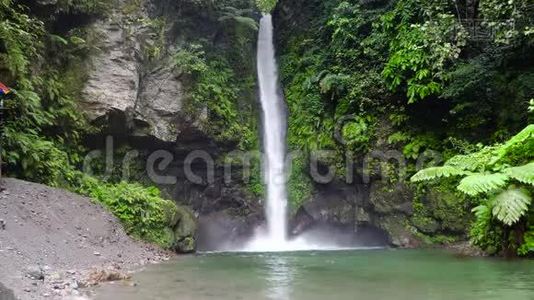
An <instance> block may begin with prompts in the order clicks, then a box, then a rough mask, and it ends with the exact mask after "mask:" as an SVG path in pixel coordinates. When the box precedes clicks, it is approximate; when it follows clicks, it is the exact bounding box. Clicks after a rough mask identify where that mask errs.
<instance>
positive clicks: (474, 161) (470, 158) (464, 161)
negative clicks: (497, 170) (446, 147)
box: [445, 147, 495, 172]
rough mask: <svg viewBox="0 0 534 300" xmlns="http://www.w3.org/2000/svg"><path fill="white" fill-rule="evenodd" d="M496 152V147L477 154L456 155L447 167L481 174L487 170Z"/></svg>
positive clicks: (486, 148) (485, 148)
mask: <svg viewBox="0 0 534 300" xmlns="http://www.w3.org/2000/svg"><path fill="white" fill-rule="evenodd" d="M494 152H495V147H484V148H482V149H481V150H480V151H478V152H475V153H471V154H467V155H456V156H454V157H452V158H451V159H449V160H448V161H447V162H446V163H445V165H446V166H451V167H455V168H458V169H462V170H468V171H472V172H477V171H478V172H481V171H483V170H484V169H485V168H486V165H487V164H488V161H489V160H491V159H492V158H493V157H494V156H495V154H494Z"/></svg>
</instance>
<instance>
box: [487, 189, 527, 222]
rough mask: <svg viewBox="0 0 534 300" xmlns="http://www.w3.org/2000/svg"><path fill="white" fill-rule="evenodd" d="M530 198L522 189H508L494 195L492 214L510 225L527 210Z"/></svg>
mask: <svg viewBox="0 0 534 300" xmlns="http://www.w3.org/2000/svg"><path fill="white" fill-rule="evenodd" d="M531 201H532V198H531V197H530V195H529V194H528V192H527V191H526V190H524V189H510V190H507V191H504V192H502V193H500V194H499V195H497V196H496V197H495V206H494V207H493V215H494V216H495V217H496V218H497V220H499V221H501V222H503V223H504V224H506V225H508V226H510V225H513V224H515V223H517V222H518V221H519V219H521V217H522V216H524V215H525V213H526V212H527V211H528V207H529V205H530V203H531Z"/></svg>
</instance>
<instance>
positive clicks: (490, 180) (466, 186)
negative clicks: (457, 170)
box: [458, 173, 509, 196]
mask: <svg viewBox="0 0 534 300" xmlns="http://www.w3.org/2000/svg"><path fill="white" fill-rule="evenodd" d="M508 179H509V178H508V176H507V175H505V174H501V173H495V174H473V175H469V176H467V177H465V178H464V179H462V181H460V184H459V185H458V190H460V191H461V192H463V193H465V194H468V195H470V196H476V195H479V194H483V193H488V192H491V191H494V190H497V189H500V188H503V187H504V186H505V185H506V182H507V181H508Z"/></svg>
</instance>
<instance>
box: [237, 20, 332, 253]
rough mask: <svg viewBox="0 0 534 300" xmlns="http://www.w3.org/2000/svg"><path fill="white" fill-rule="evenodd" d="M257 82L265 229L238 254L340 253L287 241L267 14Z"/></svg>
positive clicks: (280, 119) (279, 115) (280, 124)
mask: <svg viewBox="0 0 534 300" xmlns="http://www.w3.org/2000/svg"><path fill="white" fill-rule="evenodd" d="M257 59H258V78H259V85H260V98H261V99H260V100H261V106H262V112H263V115H262V120H263V150H264V151H263V152H264V161H263V172H264V174H263V175H264V182H265V185H266V187H267V195H266V196H267V201H266V204H265V214H266V218H267V228H262V231H260V232H258V233H257V234H256V235H255V237H254V238H253V239H252V240H251V241H250V242H249V243H248V244H247V245H245V247H244V248H242V249H240V251H251V252H274V251H297V250H312V249H315V250H333V249H340V247H337V246H336V245H334V244H331V243H330V244H329V243H325V241H324V240H322V239H317V238H313V237H309V236H308V237H304V236H300V237H298V238H294V239H291V240H289V239H288V237H287V194H286V166H285V154H286V146H285V145H286V130H287V120H286V113H285V108H284V105H285V104H284V101H283V99H282V97H280V95H279V93H278V67H277V64H276V59H275V53H274V44H273V23H272V17H271V15H269V14H266V15H264V16H263V18H262V19H261V21H260V31H259V37H258V56H257Z"/></svg>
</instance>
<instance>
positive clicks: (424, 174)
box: [410, 166, 470, 182]
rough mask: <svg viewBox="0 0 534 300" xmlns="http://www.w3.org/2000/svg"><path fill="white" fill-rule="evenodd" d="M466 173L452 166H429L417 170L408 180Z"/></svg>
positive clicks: (414, 180)
mask: <svg viewBox="0 0 534 300" xmlns="http://www.w3.org/2000/svg"><path fill="white" fill-rule="evenodd" d="M468 174H470V173H469V172H467V171H464V170H461V169H458V168H455V167H452V166H442V167H430V168H426V169H423V170H421V171H419V172H417V173H416V174H415V175H414V176H412V178H411V179H410V180H411V181H412V182H419V181H428V180H433V179H437V178H442V177H445V178H446V177H451V176H463V175H468Z"/></svg>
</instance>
